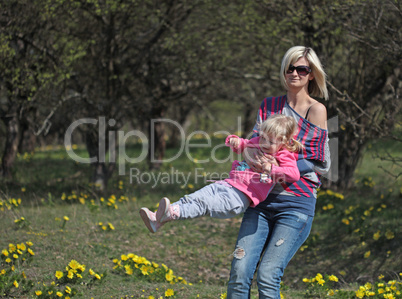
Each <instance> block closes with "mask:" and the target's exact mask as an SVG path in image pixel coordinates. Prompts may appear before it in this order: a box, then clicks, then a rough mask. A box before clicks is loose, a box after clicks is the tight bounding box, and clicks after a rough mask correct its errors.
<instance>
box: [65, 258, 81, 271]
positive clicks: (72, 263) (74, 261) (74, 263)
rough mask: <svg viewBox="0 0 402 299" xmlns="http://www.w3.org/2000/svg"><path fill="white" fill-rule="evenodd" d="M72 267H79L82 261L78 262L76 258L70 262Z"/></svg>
mask: <svg viewBox="0 0 402 299" xmlns="http://www.w3.org/2000/svg"><path fill="white" fill-rule="evenodd" d="M68 265H69V266H70V268H71V269H74V270H76V269H78V268H79V267H80V263H78V262H77V261H76V260H71V262H70V263H69V264H68Z"/></svg>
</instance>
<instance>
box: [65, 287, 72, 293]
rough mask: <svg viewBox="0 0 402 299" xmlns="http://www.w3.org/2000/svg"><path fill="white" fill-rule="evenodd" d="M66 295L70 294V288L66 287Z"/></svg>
mask: <svg viewBox="0 0 402 299" xmlns="http://www.w3.org/2000/svg"><path fill="white" fill-rule="evenodd" d="M66 293H67V294H71V288H70V287H68V286H66Z"/></svg>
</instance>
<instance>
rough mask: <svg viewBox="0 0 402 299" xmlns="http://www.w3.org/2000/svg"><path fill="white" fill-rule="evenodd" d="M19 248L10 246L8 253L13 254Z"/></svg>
mask: <svg viewBox="0 0 402 299" xmlns="http://www.w3.org/2000/svg"><path fill="white" fill-rule="evenodd" d="M16 249H17V248H16V247H15V245H14V244H11V243H10V244H8V251H9V252H10V253H13V252H14V251H15V250H16Z"/></svg>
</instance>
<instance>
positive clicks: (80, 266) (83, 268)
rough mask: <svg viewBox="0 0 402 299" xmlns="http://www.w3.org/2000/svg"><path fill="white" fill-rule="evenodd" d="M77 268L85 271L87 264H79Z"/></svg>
mask: <svg viewBox="0 0 402 299" xmlns="http://www.w3.org/2000/svg"><path fill="white" fill-rule="evenodd" d="M77 269H78V270H80V271H81V272H84V271H85V265H79V266H78V267H77Z"/></svg>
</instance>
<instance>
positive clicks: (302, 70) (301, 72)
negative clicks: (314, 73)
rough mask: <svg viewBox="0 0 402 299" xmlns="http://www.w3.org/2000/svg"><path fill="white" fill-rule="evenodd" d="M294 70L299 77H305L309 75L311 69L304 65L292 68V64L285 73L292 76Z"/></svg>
mask: <svg viewBox="0 0 402 299" xmlns="http://www.w3.org/2000/svg"><path fill="white" fill-rule="evenodd" d="M294 70H296V72H297V73H298V74H299V76H307V75H308V74H310V73H311V68H309V67H308V66H306V65H299V66H294V65H293V64H291V65H289V68H288V70H287V71H286V73H287V74H292V73H293V72H294Z"/></svg>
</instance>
